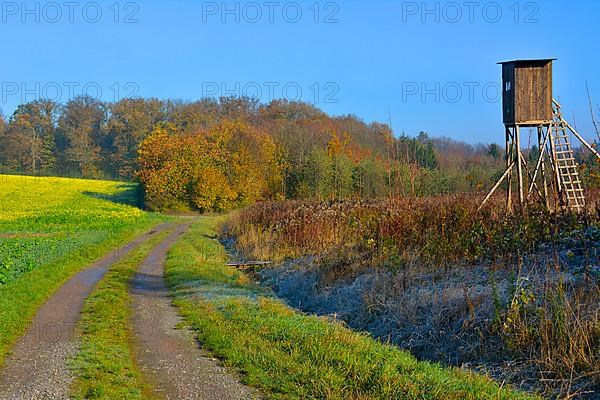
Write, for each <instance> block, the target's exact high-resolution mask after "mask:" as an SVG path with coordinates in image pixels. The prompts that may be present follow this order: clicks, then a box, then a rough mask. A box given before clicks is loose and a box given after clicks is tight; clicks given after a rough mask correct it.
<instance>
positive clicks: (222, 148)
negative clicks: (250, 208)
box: [138, 121, 282, 212]
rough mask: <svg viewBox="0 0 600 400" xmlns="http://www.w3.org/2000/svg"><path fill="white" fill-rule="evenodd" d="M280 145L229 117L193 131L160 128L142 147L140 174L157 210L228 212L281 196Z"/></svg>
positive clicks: (147, 195) (152, 205) (149, 201)
mask: <svg viewBox="0 0 600 400" xmlns="http://www.w3.org/2000/svg"><path fill="white" fill-rule="evenodd" d="M276 150H277V149H276V146H275V144H274V143H273V140H272V139H271V138H270V136H269V135H267V134H266V133H265V132H263V131H262V130H260V129H258V128H255V127H252V126H249V125H248V124H246V123H244V122H240V121H225V122H222V123H220V124H218V125H215V126H214V127H212V128H210V129H208V130H205V131H200V132H196V133H193V134H190V133H184V132H181V131H179V130H178V129H177V128H175V127H174V126H172V125H164V126H161V127H158V128H156V129H155V130H154V131H153V132H152V133H151V134H150V135H149V136H148V137H147V138H146V139H145V140H144V141H143V142H142V143H141V144H140V147H139V151H138V163H139V170H138V178H139V179H140V181H141V182H142V184H143V185H144V188H145V192H146V204H147V205H148V206H149V207H150V208H151V209H156V210H165V209H175V210H185V209H193V210H199V211H202V212H208V211H227V210H230V209H233V208H237V207H243V206H246V205H248V204H251V203H253V202H255V201H257V200H260V199H263V198H266V199H270V198H274V197H276V193H278V192H279V190H280V187H281V185H282V181H281V180H282V178H281V168H280V166H279V165H278V163H277V157H276V153H277V151H276Z"/></svg>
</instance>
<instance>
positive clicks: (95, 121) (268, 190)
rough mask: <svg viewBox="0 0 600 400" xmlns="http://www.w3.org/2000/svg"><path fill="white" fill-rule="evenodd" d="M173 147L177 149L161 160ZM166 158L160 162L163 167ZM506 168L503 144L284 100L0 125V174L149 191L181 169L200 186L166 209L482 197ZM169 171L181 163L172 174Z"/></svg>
mask: <svg viewBox="0 0 600 400" xmlns="http://www.w3.org/2000/svg"><path fill="white" fill-rule="evenodd" d="M156 138H160V140H157V139H156ZM149 143H151V145H150V144H149ZM169 146H171V150H170V152H169V151H167V152H162V151H163V150H165V149H167V148H168V147H169ZM215 146H217V147H215ZM218 146H221V147H218ZM252 146H254V148H252ZM251 148H252V151H249V149H251ZM259 148H260V149H261V151H262V152H261V151H258V150H257V149H259ZM140 149H145V151H146V153H144V154H146V155H147V156H150V155H152V154H153V153H154V154H153V156H154V157H155V159H154V160H151V161H149V160H148V159H147V157H145V156H144V154H141V153H140ZM265 149H267V150H265ZM263 150H264V151H263ZM161 152H162V153H161ZM159 153H161V154H162V155H161V156H160V157H162V158H160V157H158V154H159ZM207 154H208V155H210V156H206V155H207ZM156 157H158V158H156ZM244 157H245V158H244ZM159 158H160V160H161V161H160V162H161V163H162V164H160V163H159V164H157V163H156V162H157V160H158V159H159ZM211 158H212V159H211ZM215 160H220V161H218V162H217V161H215ZM153 163H154V164H153ZM503 164H504V159H503V150H502V149H501V148H500V147H499V146H498V145H495V144H492V145H489V146H487V145H477V146H473V145H469V144H466V143H463V142H459V141H454V140H451V139H448V138H430V137H429V136H428V135H427V134H426V133H424V132H421V133H420V134H419V135H417V136H416V137H408V136H407V135H404V134H402V135H394V134H393V132H392V130H391V129H390V127H389V126H388V125H386V124H382V123H376V122H374V123H366V122H364V121H362V120H361V119H359V118H358V117H356V116H353V115H345V116H330V115H327V114H326V113H324V112H323V111H321V110H320V109H318V108H316V107H315V106H313V105H311V104H307V103H302V102H289V101H285V100H274V101H272V102H270V103H268V104H262V103H260V102H259V101H258V100H256V99H250V98H232V97H231V98H221V99H218V100H216V99H202V100H199V101H194V102H183V101H172V100H159V99H142V98H136V99H124V100H121V101H118V102H113V103H106V102H102V101H99V100H97V99H94V98H91V97H85V96H84V97H77V98H75V99H73V100H71V101H69V102H67V103H66V104H57V103H54V102H52V101H49V100H36V101H32V102H29V103H26V104H22V105H20V106H18V107H17V109H16V110H15V112H14V113H13V114H12V115H11V116H10V117H8V118H7V119H6V120H4V119H2V120H1V121H0V166H1V167H2V168H3V170H5V171H9V172H10V171H14V172H23V173H29V174H48V175H69V176H81V177H85V178H106V177H109V178H116V179H122V180H135V179H139V180H141V181H142V183H144V185H145V186H146V189H147V192H151V190H152V188H150V187H149V186H150V185H151V184H152V182H154V183H153V184H155V185H158V184H159V183H158V182H162V183H161V184H163V185H166V183H165V182H166V181H165V178H164V176H163V177H162V178H161V179H162V180H161V179H158V180H157V178H158V175H157V174H156V173H150V174H149V173H148V171H149V168H153V169H155V170H160V171H163V173H164V174H167V175H168V174H170V175H169V176H171V179H174V178H173V175H172V174H173V171H175V170H178V169H177V168H179V174H180V175H181V176H186V177H187V178H186V179H188V178H189V179H190V181H189V182H180V183H179V184H181V185H183V186H182V187H184V189H181V191H180V192H181V193H179V195H178V196H176V197H177V199H170V200H169V199H162V200H160V199H159V197H157V196H158V194H159V193H160V190H158V189H159V188H156V189H157V191H156V192H154V195H155V197H154V200H155V204H156V206H157V207H160V206H161V205H162V206H165V207H166V206H167V205H171V206H172V205H173V204H175V203H177V204H180V205H181V206H188V207H190V208H202V209H207V210H208V209H228V208H231V207H233V206H237V205H239V204H244V203H247V202H249V201H254V200H256V199H258V198H263V197H269V198H318V199H329V198H349V197H358V196H362V197H380V196H388V195H405V196H409V195H428V194H437V193H448V192H465V191H475V190H482V189H485V188H487V187H489V186H490V185H492V184H493V183H494V181H495V179H497V178H498V177H499V175H500V174H501V173H502V172H503ZM167 165H171V166H173V165H178V167H177V168H175V167H173V168H174V169H172V170H169V168H165V166H167ZM200 165H203V167H202V168H200V169H198V168H199V167H198V166H200ZM191 169H196V170H195V171H194V172H193V173H192V172H190V170H191ZM184 170H185V171H186V172H185V173H184V172H183V171H184ZM244 174H246V175H247V176H253V177H254V178H253V179H254V180H255V182H254V183H255V184H251V183H249V182H245V183H244V184H242V181H241V179H242V178H243V176H244ZM150 176H152V178H150ZM153 179H154V180H153ZM192 181H193V182H196V184H194V183H193V182H192ZM209 181H212V182H214V184H215V185H217V186H218V187H220V188H222V189H223V192H222V193H212V194H211V193H200V192H201V191H202V190H206V189H203V188H202V187H201V186H202V183H201V182H209ZM225 183H227V184H225ZM244 185H245V186H244ZM242 186H244V187H245V188H246V189H242ZM236 188H237V189H240V190H239V191H238V190H237V189H236ZM148 189H150V190H148ZM171 190H172V188H171ZM198 191H200V192H198ZM184 192H185V193H184Z"/></svg>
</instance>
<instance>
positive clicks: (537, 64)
mask: <svg viewBox="0 0 600 400" xmlns="http://www.w3.org/2000/svg"><path fill="white" fill-rule="evenodd" d="M552 61H554V59H544V60H516V61H506V62H501V63H499V64H501V65H502V104H503V109H504V112H503V114H504V124H506V125H529V126H537V125H540V124H544V123H550V122H551V121H552V118H553V117H552Z"/></svg>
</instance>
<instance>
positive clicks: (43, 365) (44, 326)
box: [0, 223, 170, 400]
mask: <svg viewBox="0 0 600 400" xmlns="http://www.w3.org/2000/svg"><path fill="white" fill-rule="evenodd" d="M169 225H170V224H166V223H164V224H160V225H157V226H156V227H155V228H154V229H153V230H152V231H150V232H148V233H146V234H144V235H141V236H139V237H137V238H136V239H134V240H133V241H131V242H130V243H128V244H127V245H125V246H123V247H120V248H118V249H115V250H113V251H111V252H110V253H108V254H107V255H105V256H104V257H102V258H101V259H100V260H98V261H97V262H95V263H94V264H92V265H91V266H89V267H88V268H86V269H84V270H82V271H81V272H79V273H77V274H76V275H74V276H73V277H72V278H70V279H69V280H68V281H67V282H65V283H64V284H63V285H62V286H61V287H60V288H59V289H58V290H57V291H56V292H55V293H54V294H53V295H52V296H51V297H50V298H49V299H48V300H47V301H46V303H45V304H44V305H42V306H41V307H40V309H39V310H38V312H37V314H36V316H35V317H34V319H33V321H32V322H31V325H30V327H29V329H28V330H27V332H26V333H25V335H24V336H23V337H22V338H21V339H20V340H19V341H18V342H17V344H16V345H15V346H14V348H13V350H12V353H11V355H10V356H9V357H8V358H7V359H6V364H5V367H4V368H3V369H2V370H1V371H0V400H8V399H11V400H12V399H15V400H16V399H19V400H21V399H53V400H55V399H66V398H68V393H69V386H70V383H71V382H72V380H73V376H72V374H71V373H70V371H69V369H68V368H67V360H68V359H69V358H71V357H72V356H74V355H75V354H76V352H77V349H78V343H77V334H76V330H75V326H76V324H77V321H78V320H79V317H80V315H81V310H82V308H83V304H84V302H85V299H86V298H87V297H88V296H89V295H90V293H91V292H92V291H93V290H94V288H95V287H96V284H97V283H98V282H99V281H100V280H101V279H102V278H103V277H104V275H105V274H106V272H107V271H108V269H109V267H110V266H111V265H112V264H114V263H116V262H118V261H120V260H122V259H123V257H125V256H127V255H128V254H129V253H130V252H131V251H132V250H133V249H135V248H136V247H137V246H139V245H140V244H142V243H144V242H146V241H147V240H149V239H150V238H151V237H152V236H154V235H155V234H156V233H157V232H159V231H162V230H164V229H166V228H167V227H168V226H169Z"/></svg>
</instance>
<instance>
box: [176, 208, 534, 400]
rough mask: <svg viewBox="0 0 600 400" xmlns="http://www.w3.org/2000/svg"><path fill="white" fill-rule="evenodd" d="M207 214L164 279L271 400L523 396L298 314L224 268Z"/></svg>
mask: <svg viewBox="0 0 600 400" xmlns="http://www.w3.org/2000/svg"><path fill="white" fill-rule="evenodd" d="M218 222H219V220H218V219H217V218H206V219H203V220H201V221H200V222H198V223H196V224H194V225H193V226H192V228H191V230H190V231H189V232H188V233H187V234H186V235H185V236H183V237H182V239H181V240H180V241H179V242H178V243H177V244H176V245H175V246H174V247H173V248H172V250H171V251H170V253H169V257H168V260H167V266H166V268H167V281H168V284H169V285H170V287H171V290H172V292H173V294H174V296H175V304H176V305H177V306H178V307H179V309H180V312H181V314H182V315H183V316H184V318H185V319H186V321H187V322H188V323H189V324H190V325H191V327H192V328H193V329H194V330H195V332H196V333H197V336H198V339H199V340H200V342H201V343H202V344H203V345H204V346H205V347H206V348H208V349H210V350H211V351H213V353H214V354H215V355H216V356H218V357H219V358H221V359H222V360H223V362H224V363H225V365H227V366H229V367H233V368H235V369H237V370H238V371H239V372H240V373H241V374H242V376H243V380H244V382H245V383H246V384H249V385H251V386H254V387H257V388H259V389H261V390H262V391H263V393H264V394H265V395H266V397H268V398H285V399H306V398H320V399H322V398H326V399H390V398H396V399H398V398H401V399H461V400H462V399H527V398H533V396H530V395H527V394H523V393H518V392H515V391H512V390H510V389H507V388H499V387H498V386H497V385H496V384H495V383H494V382H492V381H491V380H490V379H488V378H486V377H483V376H479V375H475V374H472V373H469V372H465V371H461V370H458V369H453V368H442V367H441V366H439V365H436V364H431V363H427V362H419V361H417V360H416V359H415V358H414V357H412V356H411V355H410V354H408V353H407V352H404V351H402V350H400V349H398V348H397V347H394V346H390V345H385V344H382V343H379V342H377V341H375V340H373V339H371V338H370V337H369V336H367V335H365V334H360V333H356V332H353V331H351V330H349V329H347V328H345V327H344V326H343V325H341V324H339V323H333V322H330V321H327V320H326V319H323V318H319V317H316V316H308V315H304V314H301V313H298V312H296V311H294V310H292V309H291V308H289V307H287V306H286V305H285V304H284V303H283V302H281V301H280V300H278V299H276V298H273V297H272V296H271V295H270V293H269V292H268V291H266V290H265V289H262V288H260V287H257V286H256V285H254V284H252V283H251V281H250V280H249V279H248V277H246V276H245V275H244V274H242V273H240V272H239V271H237V270H235V269H233V268H229V267H226V266H224V261H225V253H224V251H223V248H222V246H221V244H220V243H218V242H217V241H216V240H214V239H212V238H213V237H214V236H215V226H216V224H217V223H218Z"/></svg>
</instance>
